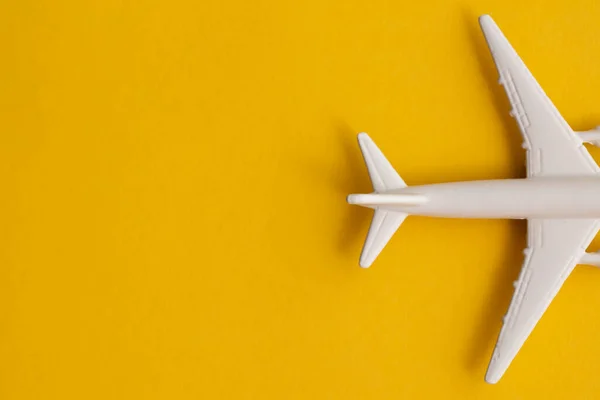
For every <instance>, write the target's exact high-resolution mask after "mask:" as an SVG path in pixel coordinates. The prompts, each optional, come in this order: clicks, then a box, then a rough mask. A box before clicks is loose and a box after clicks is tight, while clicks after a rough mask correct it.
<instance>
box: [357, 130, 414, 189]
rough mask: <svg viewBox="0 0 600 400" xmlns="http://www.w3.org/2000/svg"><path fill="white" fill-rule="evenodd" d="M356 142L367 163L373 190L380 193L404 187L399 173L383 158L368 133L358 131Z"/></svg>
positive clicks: (404, 184)
mask: <svg viewBox="0 0 600 400" xmlns="http://www.w3.org/2000/svg"><path fill="white" fill-rule="evenodd" d="M358 144H359V146H360V151H362V154H363V157H364V159H365V163H366V164H367V169H368V170H369V176H370V177H371V182H372V183H373V189H375V192H378V193H381V192H386V191H388V190H392V189H400V188H403V187H406V183H404V181H403V180H402V178H400V175H398V173H397V172H396V170H395V169H394V167H392V164H390V162H389V161H388V160H387V158H385V156H384V155H383V153H382V152H381V150H379V147H377V145H376V144H375V143H374V142H373V140H372V139H371V138H370V137H369V135H367V134H366V133H359V134H358Z"/></svg>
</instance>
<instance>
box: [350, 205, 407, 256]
mask: <svg viewBox="0 0 600 400" xmlns="http://www.w3.org/2000/svg"><path fill="white" fill-rule="evenodd" d="M407 215H408V214H405V213H401V212H396V211H388V210H378V209H375V214H374V215H373V220H372V221H371V227H370V228H369V233H368V234H367V240H366V241H365V245H364V246H363V249H362V252H361V253H360V261H359V263H360V266H361V267H362V268H369V267H370V266H371V264H373V261H375V259H376V258H377V256H378V255H379V253H381V250H383V248H384V247H385V246H386V245H387V244H388V242H389V241H390V239H391V238H392V236H394V233H396V230H398V228H399V227H400V225H401V224H402V222H403V221H404V219H405V218H406V216H407Z"/></svg>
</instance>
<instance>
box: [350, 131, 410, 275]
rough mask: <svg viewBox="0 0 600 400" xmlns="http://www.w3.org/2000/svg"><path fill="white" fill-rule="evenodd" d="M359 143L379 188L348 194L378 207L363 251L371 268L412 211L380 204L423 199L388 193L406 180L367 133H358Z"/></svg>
mask: <svg viewBox="0 0 600 400" xmlns="http://www.w3.org/2000/svg"><path fill="white" fill-rule="evenodd" d="M358 144H359V145H360V150H361V151H362V154H363V157H364V159H365V163H366V164H367V169H368V170H369V176H370V177H371V182H372V184H373V189H374V190H375V192H374V193H372V194H353V195H350V196H348V203H350V204H358V205H362V206H365V207H369V208H373V209H374V210H375V214H374V215H373V220H372V221H371V227H370V228H369V233H368V234H367V240H366V241H365V245H364V247H363V249H362V253H361V255H360V266H361V267H363V268H368V267H370V266H371V264H372V263H373V261H375V259H376V258H377V256H378V255H379V253H381V251H382V250H383V248H384V247H385V246H386V245H387V243H388V242H389V241H390V239H391V238H392V236H393V235H394V233H395V232H396V230H397V229H398V228H399V227H400V225H401V224H402V222H403V221H404V219H405V218H406V216H407V215H408V214H405V213H402V212H397V211H392V210H388V209H383V208H380V207H381V206H384V205H385V204H388V203H394V204H402V203H404V204H407V203H411V202H413V201H416V202H418V200H419V199H416V196H414V195H410V194H404V195H402V194H396V195H394V194H386V193H385V192H388V191H390V190H394V189H401V188H403V187H406V183H404V181H403V180H402V178H401V177H400V175H398V173H397V172H396V170H395V169H394V167H392V164H390V162H389V161H388V160H387V158H385V156H384V155H383V153H382V152H381V150H379V148H378V147H377V145H375V143H374V142H373V140H371V138H370V137H369V136H368V135H367V134H366V133H361V134H359V135H358Z"/></svg>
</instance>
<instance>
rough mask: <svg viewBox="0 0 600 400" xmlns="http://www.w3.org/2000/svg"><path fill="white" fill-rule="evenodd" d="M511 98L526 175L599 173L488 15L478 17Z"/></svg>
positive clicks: (505, 88)
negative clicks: (522, 150)
mask: <svg viewBox="0 0 600 400" xmlns="http://www.w3.org/2000/svg"><path fill="white" fill-rule="evenodd" d="M479 23H480V25H481V29H482V30H483V34H484V36H485V39H486V41H487V43H488V46H489V48H490V51H491V53H492V56H493V58H494V62H495V63H496V67H497V69H498V73H499V75H500V84H502V86H504V90H505V91H506V94H507V95H508V98H509V100H510V103H511V106H512V111H511V115H512V116H513V117H514V118H515V119H516V120H517V124H518V125H519V128H520V130H521V133H522V134H523V141H524V142H523V147H524V148H525V149H527V176H528V177H537V176H555V177H556V176H573V175H576V176H582V175H583V176H589V175H596V174H598V173H600V168H598V165H597V164H596V163H595V161H594V159H593V158H592V157H591V156H590V154H589V153H588V151H587V149H586V148H585V146H584V145H583V142H582V141H581V139H580V138H579V137H578V136H577V135H576V134H575V133H574V132H573V130H572V129H571V128H570V127H569V125H568V124H567V122H566V121H565V120H564V119H563V117H562V116H561V115H560V113H559V112H558V110H557V109H556V107H555V106H554V105H553V104H552V102H551V101H550V99H549V98H548V96H546V94H545V93H544V91H543V90H542V88H541V87H540V85H539V84H538V83H537V82H536V80H535V78H534V77H533V75H531V73H530V72H529V70H528V69H527V67H526V66H525V64H524V63H523V61H522V60H521V59H520V58H519V56H518V54H517V53H516V52H515V50H514V49H513V48H512V46H511V45H510V43H509V42H508V40H507V39H506V37H505V36H504V35H503V34H502V32H501V31H500V28H498V26H497V25H496V23H495V22H494V20H493V19H492V18H491V17H490V16H489V15H484V16H482V17H480V18H479Z"/></svg>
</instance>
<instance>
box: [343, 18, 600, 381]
mask: <svg viewBox="0 0 600 400" xmlns="http://www.w3.org/2000/svg"><path fill="white" fill-rule="evenodd" d="M479 22H480V24H481V29H482V30H483V34H484V35H485V38H486V40H487V43H488V46H489V47H490V50H491V53H492V56H493V58H494V61H495V63H496V67H497V68H498V71H499V75H500V83H501V84H502V85H503V86H504V89H505V90H506V94H507V95H508V98H509V100H510V103H511V105H512V108H513V110H512V112H511V114H512V116H513V117H514V118H515V119H516V120H517V123H518V125H519V128H520V130H521V133H522V134H523V146H524V148H525V149H527V178H525V179H502V180H487V181H470V182H454V183H442V184H436V185H424V186H407V185H406V184H405V183H404V181H403V180H402V178H400V176H399V175H398V174H397V173H396V171H395V170H394V168H393V167H392V166H391V164H390V163H389V162H388V161H387V160H386V158H385V157H384V155H383V154H382V153H381V151H380V150H379V149H378V148H377V146H376V145H375V144H374V143H373V141H372V140H371V139H370V138H369V137H368V136H367V135H366V134H364V133H361V134H360V135H358V141H359V144H360V148H361V150H362V153H363V156H364V158H365V162H366V164H367V168H368V170H369V175H370V177H371V181H372V183H373V187H374V190H375V191H374V193H371V194H352V195H350V196H348V203H350V204H358V205H361V206H364V207H369V208H373V209H374V210H375V214H374V216H373V221H372V223H371V227H370V230H369V233H368V236H367V239H366V242H365V245H364V248H363V250H362V254H361V256H360V265H361V267H363V268H367V267H369V266H370V265H371V263H373V261H374V260H375V258H376V257H377V256H378V255H379V253H380V252H381V250H383V248H384V247H385V245H386V244H387V242H388V241H389V240H390V238H391V237H392V235H393V234H394V232H395V231H396V229H398V227H399V226H400V224H401V223H402V221H404V219H405V218H406V216H407V215H409V214H413V215H425V216H435V217H455V218H456V217H459V218H510V219H525V218H526V219H527V223H528V225H527V229H528V238H527V249H526V250H525V261H524V263H523V266H522V269H521V273H520V275H519V279H518V280H517V281H516V282H515V293H514V295H513V298H512V301H511V303H510V307H509V309H508V313H507V314H506V316H505V317H504V325H503V326H502V330H501V331H500V336H499V337H498V342H497V344H496V348H495V349H494V354H493V356H492V359H491V361H490V364H489V367H488V370H487V373H486V376H485V380H486V381H487V382H488V383H496V382H498V380H499V379H500V378H501V377H502V375H503V374H504V372H505V371H506V369H507V368H508V366H509V364H510V363H511V362H512V360H513V358H514V357H515V356H516V354H517V352H518V351H519V349H520V348H521V346H522V345H523V343H524V342H525V340H526V339H527V337H528V336H529V334H530V333H531V331H532V330H533V328H534V326H535V325H536V323H537V322H538V320H539V319H540V318H541V317H542V314H543V313H544V311H545V310H546V308H548V306H549V305H550V302H551V301H552V299H553V298H554V296H555V295H556V293H557V292H558V290H559V289H560V288H561V286H562V285H563V283H564V282H565V280H566V279H567V277H568V276H569V274H570V273H571V271H572V270H573V268H574V267H575V265H577V264H590V265H596V266H600V253H586V248H587V246H588V245H589V244H590V242H591V241H592V239H593V238H594V236H595V235H596V233H597V231H598V229H599V228H600V168H598V166H597V165H596V163H595V162H594V160H593V159H592V157H591V156H590V154H589V153H588V151H587V150H586V148H585V147H584V145H583V143H584V142H586V143H592V144H594V145H599V144H600V129H598V128H597V129H595V130H591V131H587V132H574V131H573V130H572V129H571V128H570V127H569V125H568V124H567V123H566V122H565V120H564V119H563V118H562V117H561V115H560V114H559V113H558V111H557V110H556V108H555V107H554V105H553V104H552V102H551V101H550V99H549V98H548V97H547V96H546V94H545V93H544V92H543V90H542V89H541V87H540V86H539V85H538V83H537V82H536V81H535V79H534V78H533V76H532V75H531V73H530V72H529V70H528V69H527V67H526V66H525V64H523V62H522V61H521V59H520V58H519V56H518V55H517V53H516V52H515V50H514V49H513V48H512V47H511V45H510V44H509V43H508V41H507V40H506V38H505V37H504V35H503V34H502V32H501V31H500V29H499V28H498V26H497V25H496V24H495V23H494V21H493V20H492V18H491V17H490V16H488V15H484V16H482V17H480V19H479Z"/></svg>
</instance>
